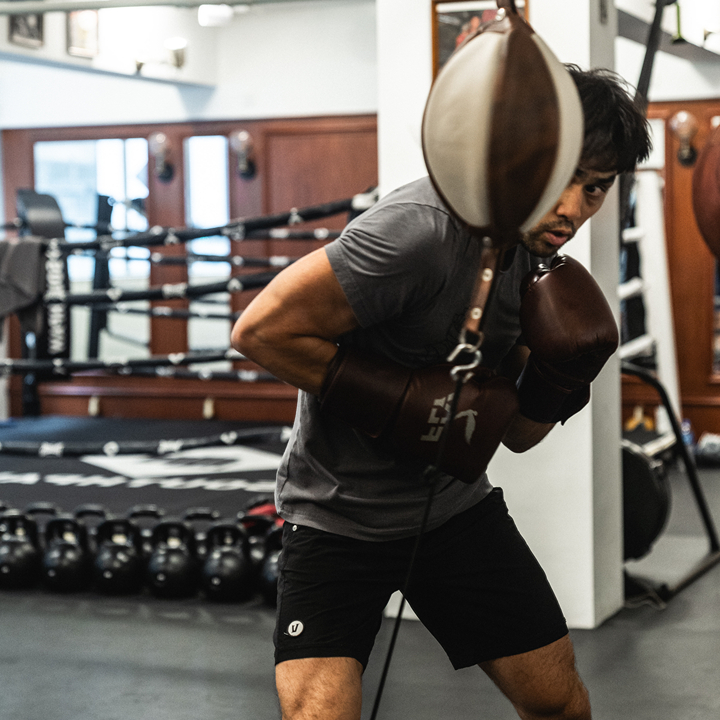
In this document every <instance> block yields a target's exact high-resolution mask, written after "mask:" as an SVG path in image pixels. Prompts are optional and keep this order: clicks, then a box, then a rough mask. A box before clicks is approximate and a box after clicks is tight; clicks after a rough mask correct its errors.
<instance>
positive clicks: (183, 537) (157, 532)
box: [145, 520, 200, 598]
mask: <svg viewBox="0 0 720 720" xmlns="http://www.w3.org/2000/svg"><path fill="white" fill-rule="evenodd" d="M152 546H153V551H152V555H151V556H150V560H149V561H148V564H147V571H146V576H145V577H146V582H147V585H148V587H149V588H150V591H151V592H152V593H153V594H154V595H156V596H157V597H163V598H184V597H190V596H192V595H194V594H195V593H196V592H197V590H198V580H199V574H200V567H199V563H198V559H197V556H196V553H195V535H194V534H193V531H192V528H191V527H190V526H189V525H188V524H187V523H186V522H184V521H182V520H161V521H160V522H159V523H158V524H157V525H156V526H155V527H154V528H153V532H152Z"/></svg>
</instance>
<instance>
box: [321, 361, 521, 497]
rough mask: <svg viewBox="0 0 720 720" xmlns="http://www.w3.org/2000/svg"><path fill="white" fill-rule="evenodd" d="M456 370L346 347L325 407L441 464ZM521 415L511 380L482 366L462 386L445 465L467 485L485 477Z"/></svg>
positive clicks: (326, 387)
mask: <svg viewBox="0 0 720 720" xmlns="http://www.w3.org/2000/svg"><path fill="white" fill-rule="evenodd" d="M451 369H452V365H449V364H443V365H433V366H431V367H427V368H421V369H418V370H411V369H409V368H406V367H404V366H402V365H400V364H398V363H395V362H392V361H390V360H387V359H385V358H383V357H381V356H379V355H374V354H371V353H365V352H360V351H358V350H354V349H342V350H340V351H338V353H337V354H336V356H335V358H334V359H333V361H332V362H331V363H330V367H329V369H328V373H327V375H326V377H325V382H324V383H323V387H322V390H321V392H320V404H321V408H322V411H323V412H327V413H330V414H332V415H333V416H335V417H337V418H339V419H341V420H344V421H345V422H347V423H349V424H350V425H352V426H353V427H355V428H357V429H359V430H362V431H363V432H365V433H366V434H368V435H370V436H371V437H374V438H379V437H382V438H384V439H386V440H387V441H389V443H390V444H391V445H392V446H393V447H394V448H395V449H396V450H397V451H398V453H399V454H400V455H406V456H412V457H416V458H420V459H422V460H424V461H425V462H427V463H430V464H437V460H438V448H439V444H440V443H439V441H440V436H441V433H443V432H444V427H445V425H446V422H447V415H448V412H449V409H450V402H451V400H452V396H453V393H454V392H455V386H456V383H455V381H454V380H453V379H452V378H451V377H450V370H451ZM516 412H517V392H516V390H515V387H514V386H513V384H512V383H511V382H510V381H509V380H507V379H505V378H501V377H496V376H494V375H492V373H490V371H485V370H480V371H479V375H478V376H476V377H473V378H471V379H470V380H469V381H468V382H467V383H465V384H464V385H463V387H462V390H461V392H460V398H459V400H458V406H457V412H456V414H455V419H454V421H453V422H452V423H451V425H450V427H449V430H448V432H449V434H448V438H447V441H446V446H445V451H444V453H443V457H442V458H441V461H440V464H439V467H440V469H441V470H442V471H443V472H446V473H448V474H449V475H452V476H453V477H456V478H458V479H459V480H462V481H463V482H468V483H470V482H474V481H475V480H477V479H478V478H480V477H481V476H482V474H483V473H484V472H485V469H486V468H487V465H488V463H489V462H490V459H491V458H492V456H493V454H494V453H495V450H496V449H497V447H498V445H499V444H500V441H501V440H502V438H503V436H504V435H505V433H506V432H507V429H508V427H509V425H510V423H511V421H512V419H513V417H514V416H515V414H516Z"/></svg>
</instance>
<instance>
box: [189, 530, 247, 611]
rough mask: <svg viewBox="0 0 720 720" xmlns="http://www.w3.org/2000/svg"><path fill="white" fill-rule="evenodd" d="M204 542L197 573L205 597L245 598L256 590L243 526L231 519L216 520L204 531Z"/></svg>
mask: <svg viewBox="0 0 720 720" xmlns="http://www.w3.org/2000/svg"><path fill="white" fill-rule="evenodd" d="M207 543H208V553H207V557H206V558H205V562H204V563H203V568H202V576H201V583H202V588H203V590H204V591H205V595H206V597H207V598H208V599H209V600H217V601H220V602H240V601H243V600H249V599H250V598H251V597H252V596H253V595H254V593H255V590H256V583H255V577H256V572H255V568H254V567H253V564H252V562H251V560H250V553H249V550H250V546H249V543H248V538H247V535H246V533H245V530H243V528H242V526H240V525H239V524H238V523H234V522H220V523H216V524H215V525H213V526H212V527H211V528H210V529H209V530H208V532H207Z"/></svg>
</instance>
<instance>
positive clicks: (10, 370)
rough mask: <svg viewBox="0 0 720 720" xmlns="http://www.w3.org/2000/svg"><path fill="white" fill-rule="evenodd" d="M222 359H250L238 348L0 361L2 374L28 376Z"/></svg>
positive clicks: (120, 369)
mask: <svg viewBox="0 0 720 720" xmlns="http://www.w3.org/2000/svg"><path fill="white" fill-rule="evenodd" d="M221 360H232V361H239V360H247V358H246V357H245V356H244V355H241V354H240V353H238V352H236V351H235V350H226V351H225V352H222V353H194V352H187V353H170V354H169V355H153V356H152V357H149V358H134V359H128V358H119V359H115V360H96V359H92V360H64V359H61V358H55V359H53V360H30V359H25V358H23V359H14V358H8V359H6V360H0V377H1V376H7V375H25V374H27V373H30V372H38V373H43V374H47V375H58V376H67V375H70V374H71V373H77V372H85V371H88V370H112V371H114V372H118V373H120V374H121V375H122V374H125V373H128V374H129V373H130V372H131V370H127V369H126V368H131V369H132V368H138V367H148V368H149V367H162V366H165V365H175V366H178V365H191V364H193V363H208V362H218V361H221Z"/></svg>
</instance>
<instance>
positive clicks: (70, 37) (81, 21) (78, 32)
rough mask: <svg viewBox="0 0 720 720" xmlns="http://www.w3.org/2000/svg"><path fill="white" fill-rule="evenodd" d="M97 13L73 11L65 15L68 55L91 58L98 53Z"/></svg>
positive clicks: (92, 11)
mask: <svg viewBox="0 0 720 720" xmlns="http://www.w3.org/2000/svg"><path fill="white" fill-rule="evenodd" d="M99 49H100V48H99V43H98V11H97V10H73V11H72V12H69V13H68V14H67V51H68V55H75V56H76V57H84V58H93V57H95V56H96V55H97V54H98V51H99Z"/></svg>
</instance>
